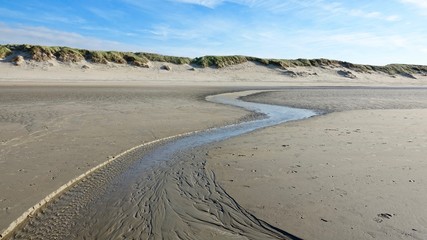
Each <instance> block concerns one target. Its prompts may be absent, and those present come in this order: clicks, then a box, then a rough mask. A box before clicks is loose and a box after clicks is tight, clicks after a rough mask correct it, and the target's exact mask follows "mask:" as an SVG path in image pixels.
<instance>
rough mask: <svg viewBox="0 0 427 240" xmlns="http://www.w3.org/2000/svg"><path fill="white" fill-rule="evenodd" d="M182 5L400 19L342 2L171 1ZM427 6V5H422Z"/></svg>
mask: <svg viewBox="0 0 427 240" xmlns="http://www.w3.org/2000/svg"><path fill="white" fill-rule="evenodd" d="M171 1H175V2H181V3H189V4H196V5H201V6H205V7H209V8H215V7H217V6H219V5H221V4H222V3H225V2H229V3H234V4H239V5H243V6H247V7H250V8H254V9H259V10H261V11H269V12H272V13H276V14H279V13H283V12H290V11H303V12H305V11H307V10H312V11H314V12H317V13H323V14H324V13H327V14H336V15H338V14H340V15H350V16H353V17H361V18H368V19H377V20H384V21H397V20H399V19H400V17H399V16H397V15H386V14H383V13H381V12H380V11H366V10H363V9H359V8H347V7H345V6H344V5H343V4H342V3H340V2H334V1H332V2H331V1H324V0H171ZM402 1H410V2H419V4H420V3H421V1H419V0H402ZM422 4H424V5H427V3H424V2H423V3H422Z"/></svg>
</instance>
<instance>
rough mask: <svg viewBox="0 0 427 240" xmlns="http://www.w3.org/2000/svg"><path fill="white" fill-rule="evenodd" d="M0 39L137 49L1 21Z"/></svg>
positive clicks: (86, 47) (109, 48)
mask: <svg viewBox="0 0 427 240" xmlns="http://www.w3.org/2000/svg"><path fill="white" fill-rule="evenodd" d="M0 35H1V36H5V37H4V38H2V39H1V40H0V43H2V44H36V45H50V46H69V47H75V48H83V49H93V50H111V49H117V50H124V51H130V50H135V48H136V47H135V46H130V45H126V44H123V43H119V42H115V41H108V40H103V39H98V38H94V37H88V36H83V35H81V34H78V33H73V32H64V31H58V30H53V29H49V28H46V27H32V26H24V25H16V26H10V25H7V24H4V23H0Z"/></svg>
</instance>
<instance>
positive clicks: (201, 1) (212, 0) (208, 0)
mask: <svg viewBox="0 0 427 240" xmlns="http://www.w3.org/2000/svg"><path fill="white" fill-rule="evenodd" d="M175 1H176V2H182V3H189V4H196V5H201V6H204V7H208V8H213V7H216V6H218V5H219V4H221V3H222V2H223V1H224V0H175Z"/></svg>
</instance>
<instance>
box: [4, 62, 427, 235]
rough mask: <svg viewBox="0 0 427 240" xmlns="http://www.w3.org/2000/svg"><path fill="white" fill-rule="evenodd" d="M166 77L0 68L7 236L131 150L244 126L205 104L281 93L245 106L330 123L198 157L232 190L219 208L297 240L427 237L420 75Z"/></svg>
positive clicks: (266, 133) (322, 72)
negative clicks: (242, 93) (49, 200)
mask: <svg viewBox="0 0 427 240" xmlns="http://www.w3.org/2000/svg"><path fill="white" fill-rule="evenodd" d="M160 66H161V64H160V63H154V67H152V68H150V69H140V68H135V67H125V66H120V65H114V64H111V65H108V66H101V65H93V66H91V68H90V69H86V70H83V69H82V68H81V66H80V65H73V64H71V65H65V64H59V65H57V63H51V64H46V66H44V65H43V66H41V65H40V64H39V63H38V64H35V65H24V66H18V67H16V66H12V65H11V64H8V63H0V70H1V71H2V73H3V75H2V77H1V78H0V85H1V88H0V109H1V112H0V120H1V124H0V130H1V131H0V132H1V134H0V141H1V145H0V152H1V155H0V165H1V167H0V171H1V172H0V176H1V181H0V193H1V195H0V210H1V211H0V219H1V220H0V229H5V228H7V227H8V225H9V224H10V223H11V222H12V221H13V220H15V219H16V218H17V217H19V216H20V215H21V214H22V213H23V212H24V211H25V210H27V209H28V208H30V207H31V206H33V205H34V204H36V203H37V202H38V201H40V200H41V199H43V198H44V197H45V196H46V195H47V194H49V193H51V192H53V191H55V190H56V189H57V188H58V187H60V186H62V185H63V184H65V183H66V182H68V181H69V180H71V179H73V178H75V177H76V176H78V175H80V174H82V173H84V172H85V171H87V170H88V169H90V168H92V167H94V166H96V165H98V164H100V163H102V162H105V161H107V160H109V159H111V158H112V157H113V156H115V155H117V154H119V153H121V152H123V151H125V150H127V149H129V148H132V147H134V146H136V145H139V144H141V143H144V142H148V141H152V140H156V139H159V138H163V137H168V136H172V135H176V134H181V133H186V132H191V131H195V130H201V129H206V128H210V127H215V126H222V125H226V124H230V123H235V122H237V121H239V120H242V119H244V118H245V117H246V118H247V116H248V114H250V113H249V112H247V111H245V110H242V109H239V108H235V107H231V106H225V105H220V104H213V103H209V102H206V101H205V100H204V97H205V96H207V95H212V94H215V93H220V92H230V91H238V90H244V89H272V88H273V89H276V90H278V89H280V91H277V92H276V91H275V92H271V93H263V94H258V95H254V96H251V97H247V98H245V100H248V101H249V100H250V101H255V102H263V103H271V104H279V105H286V106H292V107H301V108H308V109H315V110H319V112H322V113H328V114H326V115H322V116H318V117H314V118H311V119H308V120H304V121H299V122H291V123H285V124H282V125H279V126H275V127H272V128H267V129H264V130H258V131H256V132H253V133H250V134H247V135H243V136H240V137H237V138H233V139H230V140H227V141H225V142H220V143H217V144H215V145H213V146H210V147H209V148H207V149H205V150H204V151H201V152H198V153H196V154H195V155H197V156H205V157H204V158H203V159H201V162H200V164H201V165H197V166H198V167H200V169H201V170H203V171H205V169H204V165H203V164H202V163H203V162H204V161H206V164H207V169H208V171H207V174H208V175H207V178H208V179H209V181H212V182H211V183H218V184H219V186H218V188H221V189H222V188H223V189H224V192H223V193H222V194H223V195H222V196H227V195H229V196H231V199H232V200H233V199H234V200H235V201H236V202H237V203H238V204H239V205H240V206H242V207H243V208H244V209H246V210H245V211H248V212H249V213H250V214H253V215H254V216H256V217H257V218H259V219H262V220H264V221H265V222H267V223H269V224H271V225H272V226H274V227H277V228H279V229H282V230H284V231H286V232H288V233H290V234H292V235H295V236H296V237H299V238H303V239H337V238H342V239H351V238H357V239H373V238H377V239H424V238H425V237H426V234H427V229H426V227H425V226H426V224H427V222H426V221H427V219H426V216H427V212H425V211H424V208H423V207H422V205H423V202H425V200H426V199H427V192H426V191H424V189H423V184H424V182H425V181H426V180H427V179H425V177H424V175H425V174H424V172H425V169H426V167H427V166H426V165H425V163H424V162H423V156H425V154H426V152H425V151H426V150H425V149H426V146H427V139H426V138H425V136H426V135H427V127H426V125H425V124H424V122H425V120H426V118H427V112H426V110H425V108H426V107H427V101H426V100H427V97H426V96H427V94H426V92H427V91H426V90H425V89H423V88H422V87H423V86H424V85H425V80H426V77H425V76H417V79H408V78H404V77H399V76H398V77H396V78H391V77H389V76H386V75H385V74H384V75H383V74H362V73H360V74H357V73H356V74H357V75H358V76H357V78H356V79H349V78H345V77H342V76H340V75H338V74H337V73H336V72H337V69H322V68H298V69H294V70H295V71H304V72H316V73H317V74H316V75H309V76H306V77H297V78H295V77H291V76H288V75H286V74H284V73H283V72H281V71H279V70H277V69H271V68H266V67H261V66H258V65H256V64H254V63H244V64H241V65H236V66H231V67H227V68H225V69H211V68H208V69H197V71H189V70H188V66H185V65H176V66H172V70H171V71H163V70H159V69H160ZM296 86H341V88H340V87H333V88H311V87H308V88H303V87H296ZM351 86H368V87H378V86H380V87H384V86H391V87H407V86H410V87H411V88H409V89H408V88H405V89H385V88H375V89H366V88H359V87H355V88H351ZM342 87H350V88H342ZM179 166H180V165H177V166H174V167H179ZM210 171H212V174H213V175H212V176H211V175H209V174H210ZM160 172H161V171H160ZM153 174H154V173H153ZM160 175H161V174H160ZM165 176H169V175H167V174H166V175H165ZM165 178H166V179H167V177H165ZM171 179H173V178H172V177H171ZM165 184H166V185H167V182H166V183H165ZM172 189H175V188H172ZM198 227H200V226H198ZM196 229H197V231H195V232H196V233H197V232H199V233H200V232H201V231H203V230H202V229H203V228H196ZM0 231H1V230H0Z"/></svg>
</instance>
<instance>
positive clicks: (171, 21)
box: [0, 0, 427, 65]
mask: <svg viewBox="0 0 427 240" xmlns="http://www.w3.org/2000/svg"><path fill="white" fill-rule="evenodd" d="M425 22H427V1H426V0H388V1H387V0H358V1H343V0H335V1H334V0H332V1H326V0H262V1H261V0H91V1H87V0H61V1H58V0H44V1H34V0H31V1H30V0H13V1H11V0H0V43H1V44H6V43H28V44H40V45H60V46H70V47H77V48H86V49H93V50H120V51H145V52H156V53H161V54H169V55H179V56H189V57H196V56H203V55H234V54H239V55H250V56H257V57H267V58H286V59H294V58H330V59H338V60H345V61H350V62H355V63H364V64H375V65H384V64H388V63H411V64H424V65H427V27H426V25H425Z"/></svg>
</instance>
